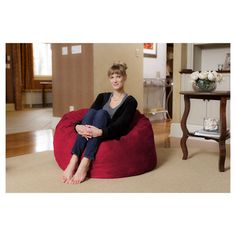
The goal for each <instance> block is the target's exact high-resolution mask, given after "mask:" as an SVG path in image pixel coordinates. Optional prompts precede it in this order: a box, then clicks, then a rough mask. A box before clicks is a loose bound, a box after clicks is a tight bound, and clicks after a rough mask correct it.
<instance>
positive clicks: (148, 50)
mask: <svg viewBox="0 0 236 236" xmlns="http://www.w3.org/2000/svg"><path fill="white" fill-rule="evenodd" d="M143 54H144V57H157V44H156V43H144V44H143Z"/></svg>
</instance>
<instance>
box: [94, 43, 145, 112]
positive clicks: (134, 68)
mask: <svg viewBox="0 0 236 236" xmlns="http://www.w3.org/2000/svg"><path fill="white" fill-rule="evenodd" d="M93 52H94V55H93V58H94V97H96V96H97V94H98V93H101V92H104V91H111V85H110V82H109V80H108V78H107V71H108V68H109V67H110V66H111V65H112V63H113V62H116V61H123V62H125V63H126V64H127V66H128V69H127V75H128V79H127V81H126V84H125V91H126V92H127V93H128V94H130V95H132V96H134V97H135V98H136V99H137V101H138V109H139V110H140V111H141V112H142V111H143V44H135V43H132V44H131V43H123V44H122V43H119V44H98V43H96V44H94V47H93Z"/></svg>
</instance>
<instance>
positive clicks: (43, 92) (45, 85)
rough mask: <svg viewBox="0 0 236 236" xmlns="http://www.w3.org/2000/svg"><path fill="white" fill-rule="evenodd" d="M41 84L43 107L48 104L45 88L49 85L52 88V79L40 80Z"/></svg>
mask: <svg viewBox="0 0 236 236" xmlns="http://www.w3.org/2000/svg"><path fill="white" fill-rule="evenodd" d="M40 84H41V85H42V105H43V107H45V106H46V98H45V88H46V87H49V88H50V89H51V88H52V82H51V81H40Z"/></svg>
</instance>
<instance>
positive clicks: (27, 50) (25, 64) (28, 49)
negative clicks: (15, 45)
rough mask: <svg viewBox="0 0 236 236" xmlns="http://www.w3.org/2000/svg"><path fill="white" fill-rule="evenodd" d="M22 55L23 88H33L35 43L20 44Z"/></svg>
mask: <svg viewBox="0 0 236 236" xmlns="http://www.w3.org/2000/svg"><path fill="white" fill-rule="evenodd" d="M20 55H21V81H22V88H21V89H22V90H25V89H32V84H33V76H34V72H33V44H32V43H21V44H20Z"/></svg>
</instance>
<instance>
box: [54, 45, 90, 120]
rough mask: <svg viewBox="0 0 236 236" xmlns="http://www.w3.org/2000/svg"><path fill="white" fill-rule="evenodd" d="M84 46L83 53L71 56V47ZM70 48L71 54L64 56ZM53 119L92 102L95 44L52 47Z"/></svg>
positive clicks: (69, 52) (87, 105)
mask: <svg viewBox="0 0 236 236" xmlns="http://www.w3.org/2000/svg"><path fill="white" fill-rule="evenodd" d="M73 45H81V47H82V53H79V54H72V53H71V46H73ZM63 47H67V50H68V54H67V55H62V48H63ZM52 77H53V80H52V81H53V84H52V89H53V116H59V117H61V116H62V115H63V114H65V113H67V112H68V111H69V107H70V106H74V109H80V108H84V107H89V106H90V105H91V103H92V101H93V45H92V44H79V43H75V44H69V43H67V44H66V43H65V44H52Z"/></svg>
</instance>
